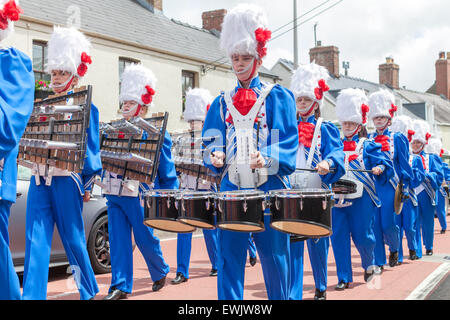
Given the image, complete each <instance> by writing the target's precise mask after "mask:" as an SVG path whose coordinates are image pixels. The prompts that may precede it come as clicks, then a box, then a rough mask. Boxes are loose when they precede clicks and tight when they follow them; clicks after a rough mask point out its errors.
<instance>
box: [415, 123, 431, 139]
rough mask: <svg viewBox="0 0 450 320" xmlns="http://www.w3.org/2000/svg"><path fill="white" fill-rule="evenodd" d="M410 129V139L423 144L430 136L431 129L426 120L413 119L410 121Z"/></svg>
mask: <svg viewBox="0 0 450 320" xmlns="http://www.w3.org/2000/svg"><path fill="white" fill-rule="evenodd" d="M412 130H413V131H414V134H413V135H412V140H411V141H414V140H418V141H420V142H422V143H424V144H427V143H428V140H429V139H430V138H431V133H430V132H431V130H430V125H429V124H428V122H426V121H424V120H419V119H416V120H413V122H412Z"/></svg>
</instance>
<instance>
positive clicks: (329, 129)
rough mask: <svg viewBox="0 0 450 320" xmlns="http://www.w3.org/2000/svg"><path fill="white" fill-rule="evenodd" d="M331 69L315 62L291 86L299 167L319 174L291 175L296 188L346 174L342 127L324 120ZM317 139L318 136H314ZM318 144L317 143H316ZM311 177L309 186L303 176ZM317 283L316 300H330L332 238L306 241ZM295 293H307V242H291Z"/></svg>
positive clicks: (294, 295) (326, 182) (319, 184)
mask: <svg viewBox="0 0 450 320" xmlns="http://www.w3.org/2000/svg"><path fill="white" fill-rule="evenodd" d="M328 78H329V75H328V71H327V70H326V69H325V68H323V67H321V66H319V65H316V64H314V63H311V64H308V65H302V66H300V67H299V68H298V69H297V70H296V71H295V72H294V75H293V77H292V81H291V86H290V89H291V91H292V92H293V94H294V97H295V100H296V106H297V116H296V120H297V130H298V134H299V149H298V150H297V152H296V168H297V169H317V173H313V174H310V173H307V172H306V173H305V172H304V171H301V170H298V171H296V172H295V173H294V174H293V175H292V176H291V177H290V180H291V183H292V187H293V188H294V189H296V188H323V189H330V186H331V184H332V183H334V182H336V181H338V180H339V179H340V178H341V177H342V176H343V175H344V174H345V167H344V158H345V154H344V152H343V148H344V146H343V144H342V141H341V139H340V134H339V130H338V128H337V127H336V126H335V125H333V124H332V123H331V122H325V121H322V118H321V117H320V107H321V106H322V103H323V99H324V94H325V92H326V91H328V90H329V88H328V86H327V84H326V81H327V80H328ZM315 136H316V137H317V139H314V137H315ZM314 143H315V144H314ZM305 174H307V175H308V176H309V179H308V184H307V185H299V184H298V182H299V181H304V180H303V178H302V176H304V175H305ZM306 242H307V245H308V252H309V258H310V260H311V266H312V269H313V276H314V282H315V285H316V290H315V296H314V298H315V299H316V300H324V299H326V289H327V279H328V275H327V272H328V271H327V270H328V268H327V263H328V248H329V246H330V238H329V237H324V238H319V239H308V240H306ZM290 247H291V293H290V299H293V300H300V299H302V292H303V250H304V244H303V241H299V242H292V243H291V245H290Z"/></svg>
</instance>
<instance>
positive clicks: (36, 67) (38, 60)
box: [33, 41, 50, 81]
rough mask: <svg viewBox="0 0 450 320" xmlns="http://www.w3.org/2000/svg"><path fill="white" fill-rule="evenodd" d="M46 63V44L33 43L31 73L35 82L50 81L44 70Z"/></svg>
mask: <svg viewBox="0 0 450 320" xmlns="http://www.w3.org/2000/svg"><path fill="white" fill-rule="evenodd" d="M46 63H47V43H46V42H43V41H33V71H34V77H35V79H36V80H44V81H50V75H49V74H47V73H46V72H45V71H44V70H45V64H46Z"/></svg>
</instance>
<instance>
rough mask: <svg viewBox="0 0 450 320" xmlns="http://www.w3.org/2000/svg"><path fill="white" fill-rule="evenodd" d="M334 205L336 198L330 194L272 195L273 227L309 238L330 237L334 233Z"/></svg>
mask: <svg viewBox="0 0 450 320" xmlns="http://www.w3.org/2000/svg"><path fill="white" fill-rule="evenodd" d="M324 200H326V208H325V209H323V201H324ZM301 201H303V205H301ZM276 202H277V204H276ZM333 206H334V200H333V199H332V197H331V195H330V194H324V195H320V196H317V195H315V196H311V197H308V196H307V195H305V196H303V197H292V198H289V197H276V196H271V197H270V208H271V212H272V219H271V227H272V228H274V229H276V230H278V231H281V232H284V233H289V234H292V235H298V236H305V237H309V238H322V237H328V236H330V235H331V234H332V227H331V226H332V225H331V209H332V207H333ZM301 207H303V208H301Z"/></svg>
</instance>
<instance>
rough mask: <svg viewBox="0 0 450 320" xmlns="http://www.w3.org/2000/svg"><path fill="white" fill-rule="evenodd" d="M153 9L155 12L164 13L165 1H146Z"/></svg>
mask: <svg viewBox="0 0 450 320" xmlns="http://www.w3.org/2000/svg"><path fill="white" fill-rule="evenodd" d="M146 1H147V2H148V4H149V5H151V6H152V7H153V10H154V11H159V12H162V11H163V0H146Z"/></svg>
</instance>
